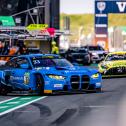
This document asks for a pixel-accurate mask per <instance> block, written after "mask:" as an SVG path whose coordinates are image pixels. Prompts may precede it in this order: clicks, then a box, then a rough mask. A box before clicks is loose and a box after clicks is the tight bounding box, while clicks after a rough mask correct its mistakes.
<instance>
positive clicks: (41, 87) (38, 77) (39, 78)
mask: <svg viewBox="0 0 126 126" xmlns="http://www.w3.org/2000/svg"><path fill="white" fill-rule="evenodd" d="M36 87H37V91H38V94H39V95H43V94H44V78H43V77H42V75H41V74H36Z"/></svg>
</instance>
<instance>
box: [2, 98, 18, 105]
mask: <svg viewBox="0 0 126 126" xmlns="http://www.w3.org/2000/svg"><path fill="white" fill-rule="evenodd" d="M16 98H19V97H14V98H10V99H7V100H4V101H1V102H0V104H2V103H4V102H7V101H10V100H14V99H16Z"/></svg>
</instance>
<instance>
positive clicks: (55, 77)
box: [47, 74, 66, 80]
mask: <svg viewBox="0 0 126 126" xmlns="http://www.w3.org/2000/svg"><path fill="white" fill-rule="evenodd" d="M47 76H48V77H49V78H51V79H56V80H64V79H65V78H66V77H65V76H60V75H54V74H47Z"/></svg>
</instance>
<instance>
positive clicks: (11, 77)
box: [10, 76, 23, 80]
mask: <svg viewBox="0 0 126 126" xmlns="http://www.w3.org/2000/svg"><path fill="white" fill-rule="evenodd" d="M10 80H23V77H14V76H10Z"/></svg>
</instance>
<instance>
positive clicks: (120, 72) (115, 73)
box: [99, 66, 126, 78]
mask: <svg viewBox="0 0 126 126" xmlns="http://www.w3.org/2000/svg"><path fill="white" fill-rule="evenodd" d="M99 72H100V73H101V74H102V77H103V78H105V77H106V78H107V77H126V67H125V66H121V67H120V66H119V67H112V68H109V69H107V70H106V69H99Z"/></svg>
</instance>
